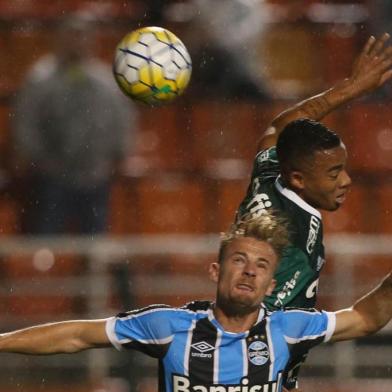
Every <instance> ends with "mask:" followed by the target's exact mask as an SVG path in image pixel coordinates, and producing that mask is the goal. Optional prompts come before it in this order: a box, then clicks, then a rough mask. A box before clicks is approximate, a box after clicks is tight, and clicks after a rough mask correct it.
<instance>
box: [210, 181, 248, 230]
mask: <svg viewBox="0 0 392 392" xmlns="http://www.w3.org/2000/svg"><path fill="white" fill-rule="evenodd" d="M248 184H249V179H248V178H246V179H243V180H217V181H215V183H214V189H213V192H214V201H211V202H210V203H209V206H210V212H209V215H210V216H212V217H213V219H212V223H213V225H211V226H212V227H211V231H212V232H214V233H219V232H222V231H225V230H227V229H228V228H229V227H230V225H231V224H232V223H233V222H234V218H235V215H236V212H237V208H238V207H239V205H240V202H241V201H242V200H243V198H244V197H245V195H246V190H247V186H248Z"/></svg>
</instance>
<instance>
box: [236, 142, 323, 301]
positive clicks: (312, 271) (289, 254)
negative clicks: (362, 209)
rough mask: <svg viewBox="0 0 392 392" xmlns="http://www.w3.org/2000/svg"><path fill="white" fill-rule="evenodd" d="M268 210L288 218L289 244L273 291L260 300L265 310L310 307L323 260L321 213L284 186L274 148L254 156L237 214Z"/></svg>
mask: <svg viewBox="0 0 392 392" xmlns="http://www.w3.org/2000/svg"><path fill="white" fill-rule="evenodd" d="M269 209H273V211H274V212H276V213H278V214H282V216H284V217H285V218H286V219H287V220H288V222H289V230H290V242H291V245H290V246H289V247H287V248H286V249H285V251H284V253H283V257H282V258H281V260H280V264H279V267H278V269H277V271H276V274H275V279H276V281H277V284H276V287H275V290H274V292H273V294H272V295H271V296H268V297H266V299H265V301H264V302H265V304H266V305H267V307H268V308H269V309H277V308H282V307H301V308H313V307H314V305H315V303H316V294H317V286H318V279H319V274H320V270H321V268H322V267H323V265H324V261H325V259H324V246H323V243H322V239H323V227H322V220H321V214H320V212H319V211H317V210H316V209H315V208H314V207H312V206H311V205H309V204H308V203H306V202H305V201H304V200H303V199H302V198H300V197H299V196H298V195H297V194H296V193H295V192H293V191H292V190H290V189H288V188H286V187H284V185H283V184H282V181H281V178H280V170H279V162H278V159H277V154H276V148H275V147H271V148H269V149H267V150H264V151H260V152H259V153H258V154H257V155H256V158H255V162H254V168H253V173H252V179H251V183H250V185H249V188H248V191H247V195H246V197H245V199H244V200H243V201H242V203H241V205H240V207H239V210H238V217H241V216H243V215H244V214H248V213H251V214H253V215H259V214H262V213H263V212H265V211H266V210H269Z"/></svg>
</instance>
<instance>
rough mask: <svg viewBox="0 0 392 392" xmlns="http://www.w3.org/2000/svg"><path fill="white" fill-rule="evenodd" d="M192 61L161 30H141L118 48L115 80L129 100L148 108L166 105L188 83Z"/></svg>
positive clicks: (177, 41) (170, 35)
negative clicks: (142, 103) (163, 103)
mask: <svg viewBox="0 0 392 392" xmlns="http://www.w3.org/2000/svg"><path fill="white" fill-rule="evenodd" d="M191 72H192V61H191V58H190V55H189V53H188V50H187V49H186V47H185V45H184V44H183V43H182V41H181V40H180V39H179V38H178V37H177V36H176V35H175V34H173V33H171V32H170V31H168V30H166V29H164V28H161V27H143V28H140V29H137V30H135V31H132V32H130V33H129V34H127V35H126V36H125V37H124V38H123V39H122V40H121V41H120V43H119V44H118V45H117V48H116V53H115V59H114V64H113V73H114V77H115V79H116V81H117V83H118V85H119V86H120V88H121V90H122V91H123V92H124V93H125V94H126V95H127V96H129V97H131V98H133V99H135V100H138V101H142V102H145V103H148V104H151V105H155V104H159V103H162V102H169V101H171V100H173V99H175V98H176V97H177V96H179V95H181V94H182V93H183V92H184V90H185V88H186V86H187V85H188V83H189V80H190V77H191Z"/></svg>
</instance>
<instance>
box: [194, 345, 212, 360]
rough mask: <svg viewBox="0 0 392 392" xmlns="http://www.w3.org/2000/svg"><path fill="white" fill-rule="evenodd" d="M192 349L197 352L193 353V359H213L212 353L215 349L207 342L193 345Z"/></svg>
mask: <svg viewBox="0 0 392 392" xmlns="http://www.w3.org/2000/svg"><path fill="white" fill-rule="evenodd" d="M191 347H192V348H193V349H194V350H196V352H195V351H192V352H191V355H192V357H199V358H212V353H210V351H212V350H214V349H215V347H214V346H212V345H211V344H209V343H207V342H204V341H202V342H197V343H194V344H192V345H191Z"/></svg>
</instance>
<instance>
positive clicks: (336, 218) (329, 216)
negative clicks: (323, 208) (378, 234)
mask: <svg viewBox="0 0 392 392" xmlns="http://www.w3.org/2000/svg"><path fill="white" fill-rule="evenodd" d="M369 199H370V196H369V192H368V189H367V187H366V186H364V185H362V184H353V185H352V186H351V189H350V191H349V192H348V194H347V199H346V201H345V203H344V204H343V205H342V206H341V207H340V208H339V209H338V210H337V211H334V212H325V213H323V223H324V232H325V233H326V234H329V233H341V232H351V233H368V232H372V231H374V220H373V221H372V220H369V219H368V215H369V213H370V211H369V209H368V205H369V202H370V200H369Z"/></svg>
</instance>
